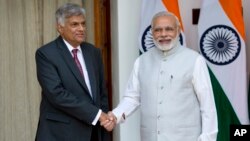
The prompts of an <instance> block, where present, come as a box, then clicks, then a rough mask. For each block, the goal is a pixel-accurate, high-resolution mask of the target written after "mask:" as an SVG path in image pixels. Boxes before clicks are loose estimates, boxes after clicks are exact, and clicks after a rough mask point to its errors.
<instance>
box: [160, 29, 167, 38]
mask: <svg viewBox="0 0 250 141" xmlns="http://www.w3.org/2000/svg"><path fill="white" fill-rule="evenodd" d="M160 35H161V36H163V37H166V36H167V35H168V32H167V31H166V30H162V31H161V34H160Z"/></svg>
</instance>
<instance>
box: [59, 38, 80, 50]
mask: <svg viewBox="0 0 250 141" xmlns="http://www.w3.org/2000/svg"><path fill="white" fill-rule="evenodd" d="M63 41H64V43H65V44H66V46H67V48H68V49H69V51H70V52H72V50H73V49H78V50H79V52H82V50H81V47H80V45H79V46H77V47H76V48H74V47H73V46H72V45H70V44H69V42H67V41H66V40H64V39H63Z"/></svg>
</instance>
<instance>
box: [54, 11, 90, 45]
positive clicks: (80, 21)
mask: <svg viewBox="0 0 250 141" xmlns="http://www.w3.org/2000/svg"><path fill="white" fill-rule="evenodd" d="M57 30H58V32H59V33H60V35H61V36H62V37H63V39H65V40H66V41H67V42H69V44H71V45H72V46H73V47H77V46H79V45H80V44H81V43H82V42H84V41H85V38H86V21H85V17H84V15H77V16H71V17H69V18H66V19H65V22H64V24H60V23H58V24H57Z"/></svg>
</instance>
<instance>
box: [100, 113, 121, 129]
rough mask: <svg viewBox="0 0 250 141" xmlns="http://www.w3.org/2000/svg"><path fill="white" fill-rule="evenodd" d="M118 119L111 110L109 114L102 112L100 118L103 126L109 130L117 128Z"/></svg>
mask: <svg viewBox="0 0 250 141" xmlns="http://www.w3.org/2000/svg"><path fill="white" fill-rule="evenodd" d="M116 121H117V118H116V116H115V115H114V114H113V113H112V112H111V111H109V112H108V113H107V114H106V113H104V112H102V113H101V116H100V118H99V122H100V124H101V126H103V127H104V128H105V129H106V130H107V131H112V130H113V129H114V128H115V126H116Z"/></svg>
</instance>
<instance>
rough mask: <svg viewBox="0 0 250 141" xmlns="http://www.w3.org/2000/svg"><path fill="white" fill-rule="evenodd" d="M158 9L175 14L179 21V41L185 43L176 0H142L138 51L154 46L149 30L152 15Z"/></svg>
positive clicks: (158, 10) (144, 50)
mask: <svg viewBox="0 0 250 141" xmlns="http://www.w3.org/2000/svg"><path fill="white" fill-rule="evenodd" d="M160 11H169V12H171V13H173V14H175V15H176V16H177V17H178V19H179V20H180V23H181V28H182V30H181V32H182V33H181V35H180V43H181V44H184V45H185V44H186V42H185V36H184V34H183V32H184V29H183V26H182V21H181V15H180V11H179V4H178V0H142V9H141V24H140V33H139V44H140V52H141V53H143V52H146V51H147V50H148V49H150V48H151V47H155V45H154V43H153V37H152V32H151V30H150V29H151V20H152V18H153V16H154V15H155V14H156V13H157V12H160Z"/></svg>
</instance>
